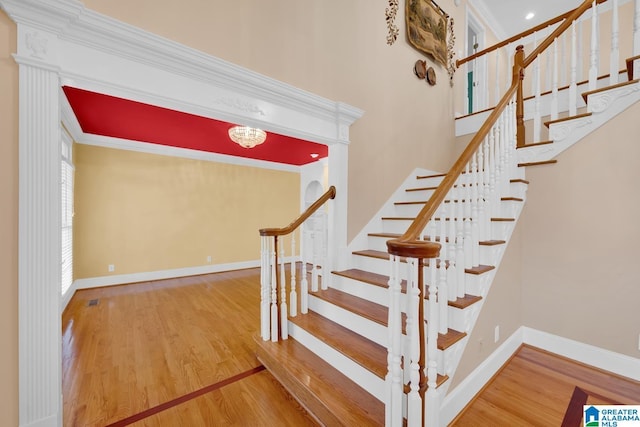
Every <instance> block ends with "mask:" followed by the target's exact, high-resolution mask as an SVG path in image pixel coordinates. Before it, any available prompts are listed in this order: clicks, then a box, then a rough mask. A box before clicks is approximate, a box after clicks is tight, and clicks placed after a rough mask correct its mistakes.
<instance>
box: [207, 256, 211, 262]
mask: <svg viewBox="0 0 640 427" xmlns="http://www.w3.org/2000/svg"><path fill="white" fill-rule="evenodd" d="M207 262H208V263H209V264H211V255H209V256H208V257H207Z"/></svg>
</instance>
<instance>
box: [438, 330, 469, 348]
mask: <svg viewBox="0 0 640 427" xmlns="http://www.w3.org/2000/svg"><path fill="white" fill-rule="evenodd" d="M466 336H467V333H466V332H460V331H456V330H453V329H451V328H449V329H448V330H447V333H446V334H438V349H439V350H446V349H447V348H449V347H451V346H452V345H454V344H455V343H457V342H458V341H460V340H461V339H463V338H464V337H466Z"/></svg>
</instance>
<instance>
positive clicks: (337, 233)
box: [322, 125, 349, 285]
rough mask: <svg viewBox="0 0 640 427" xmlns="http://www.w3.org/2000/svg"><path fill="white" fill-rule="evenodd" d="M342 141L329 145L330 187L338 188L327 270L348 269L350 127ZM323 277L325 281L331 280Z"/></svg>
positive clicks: (343, 129)
mask: <svg viewBox="0 0 640 427" xmlns="http://www.w3.org/2000/svg"><path fill="white" fill-rule="evenodd" d="M341 132H343V135H342V136H341V140H344V142H339V143H335V144H332V145H329V169H328V170H329V186H331V185H333V186H335V187H336V197H335V199H333V200H331V201H329V202H328V203H329V218H328V236H327V237H328V242H327V247H328V250H329V253H328V255H327V266H326V270H325V271H328V272H331V271H333V270H340V269H344V268H346V264H345V262H346V261H347V260H348V259H349V257H348V256H347V186H348V181H347V178H348V172H347V171H348V168H349V165H348V162H349V146H348V137H349V127H348V126H347V125H341ZM327 276H328V277H323V278H322V279H323V280H329V279H330V277H331V274H328V275H327ZM329 285H330V284H329Z"/></svg>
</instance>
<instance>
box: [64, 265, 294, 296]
mask: <svg viewBox="0 0 640 427" xmlns="http://www.w3.org/2000/svg"><path fill="white" fill-rule="evenodd" d="M285 262H290V260H285ZM254 267H260V260H255V261H242V262H233V263H228V264H215V265H203V266H197V267H185V268H175V269H172V270H159V271H146V272H142V273H131V274H114V275H112V276H101V277H90V278H87V279H78V280H74V281H73V286H74V287H75V289H89V288H99V287H102V286H114V285H124V284H127V283H137V282H148V281H150V280H162V279H172V278H175V277H185V276H197V275H199V274H210V273H220V272H222V271H230V270H242V269H245V268H254Z"/></svg>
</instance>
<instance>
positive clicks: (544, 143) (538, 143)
mask: <svg viewBox="0 0 640 427" xmlns="http://www.w3.org/2000/svg"><path fill="white" fill-rule="evenodd" d="M547 144H553V141H540V142H532V143H531V144H524V145H521V146H519V147H516V149H517V150H520V149H521V148H530V147H537V146H540V145H547Z"/></svg>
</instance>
